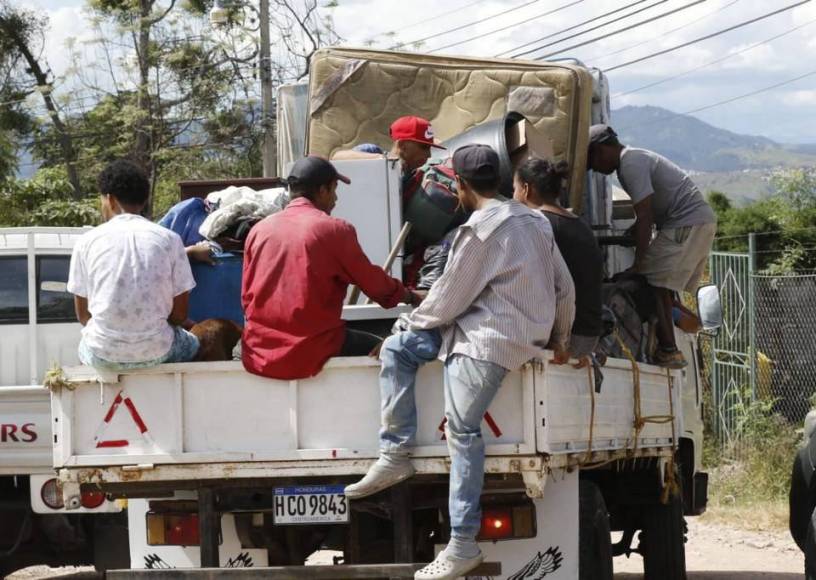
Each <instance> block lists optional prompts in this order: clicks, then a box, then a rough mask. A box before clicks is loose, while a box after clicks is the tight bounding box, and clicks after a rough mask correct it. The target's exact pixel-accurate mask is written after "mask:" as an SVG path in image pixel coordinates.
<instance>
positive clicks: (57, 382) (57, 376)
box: [43, 366, 76, 392]
mask: <svg viewBox="0 0 816 580" xmlns="http://www.w3.org/2000/svg"><path fill="white" fill-rule="evenodd" d="M43 386H44V387H45V388H46V389H48V390H49V391H52V392H53V391H55V390H57V389H68V390H69V391H73V390H74V389H76V385H74V384H73V383H71V382H70V381H68V380H67V379H66V378H65V374H64V373H63V372H62V367H59V366H53V367H51V368H50V369H48V370H47V371H46V373H45V378H44V379H43Z"/></svg>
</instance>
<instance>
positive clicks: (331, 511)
mask: <svg viewBox="0 0 816 580" xmlns="http://www.w3.org/2000/svg"><path fill="white" fill-rule="evenodd" d="M343 487H344V486H342V485H304V486H297V487H276V488H275V524H276V525H287V524H342V523H346V522H348V521H349V505H348V500H347V499H346V496H345V495H343Z"/></svg>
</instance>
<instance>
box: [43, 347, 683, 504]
mask: <svg viewBox="0 0 816 580" xmlns="http://www.w3.org/2000/svg"><path fill="white" fill-rule="evenodd" d="M379 369H380V365H379V363H378V362H377V361H375V360H372V359H369V358H365V357H354V358H351V357H350V358H335V359H332V360H330V361H329V362H328V364H327V365H326V367H325V368H324V370H323V371H322V372H321V373H320V374H319V375H317V376H315V377H313V378H310V379H305V380H298V381H280V380H271V379H265V378H261V377H257V376H254V375H251V374H249V373H247V372H246V371H245V370H244V369H243V367H242V366H241V363H238V362H214V363H185V364H168V365H162V366H159V367H155V368H152V369H146V370H140V371H132V372H123V373H101V372H98V371H95V370H94V369H92V368H89V367H74V368H68V369H65V378H66V380H67V381H68V383H69V384H70V388H68V387H58V388H56V389H54V391H53V395H52V412H53V419H54V422H55V423H54V434H55V438H54V465H55V467H57V468H61V469H62V471H61V474H62V479H63V481H64V482H65V483H66V485H68V486H70V485H71V484H73V485H76V484H79V483H91V482H97V483H101V482H106V483H121V482H132V481H144V482H147V481H154V482H155V481H173V480H201V479H208V478H213V479H217V478H238V477H253V478H258V477H267V478H268V477H272V478H274V477H281V476H299V477H304V476H305V477H308V476H315V475H343V474H345V475H347V474H353V473H362V472H364V471H365V469H366V468H367V466H368V465H369V460H370V459H373V458H375V457H376V455H377V432H378V428H379V424H380V395H379V383H378V373H379ZM603 374H604V381H603V386H602V389H601V392H600V393H598V394H596V395H595V397H594V398H595V417H594V426H593V441H592V449H593V451H594V452H595V453H594V455H593V460H604V459H609V458H612V457H616V456H619V457H623V456H624V455H625V454H629V455H631V453H632V451H631V450H632V449H634V448H635V447H636V448H637V454H638V455H658V454H662V455H668V454H669V453H670V450H671V446H672V436H673V433H678V434H679V433H681V432H682V427H681V425H679V424H676V423H675V425H674V426H673V425H672V423H671V422H667V423H662V424H658V423H647V424H646V425H645V426H644V428H643V429H642V430H641V431H640V433H639V439H638V441H637V442H636V443H637V445H635V441H634V440H633V436H634V428H633V425H634V404H633V402H634V387H633V385H634V383H633V373H632V368H631V365H630V363H629V362H628V361H623V360H617V359H610V360H609V361H608V363H607V365H606V366H605V367H604V369H603ZM682 380H683V377H682V375H681V374H680V373H674V374H671V375H670V374H668V373H667V372H666V371H665V370H664V369H659V368H657V367H653V366H649V365H640V381H639V382H640V400H641V415H642V416H657V415H661V416H666V415H670V414H672V411H673V410H675V409H680V404H679V401H680V393H681V389H682ZM669 383H672V388H671V389H670V386H669ZM593 386H594V383H593V382H592V381H591V380H590V375H589V373H588V372H587V371H586V370H585V369H584V370H575V369H573V368H572V367H570V366H556V365H553V364H551V363H549V362H543V363H540V364H529V365H527V366H525V367H524V368H523V369H522V370H520V371H518V372H514V373H511V374H509V375H508V376H507V378H506V379H505V382H504V384H503V386H502V388H501V390H500V391H499V393H498V395H497V397H496V399H495V400H494V402H493V404H492V405H491V407H490V409H489V416H487V417H486V418H485V421H484V423H483V426H482V431H483V433H484V436H485V438H486V442H487V455H488V462H487V466H486V467H487V470H488V472H490V471H493V472H522V474H523V475H524V476H525V477H524V479H525V481H532V480H534V479H535V477H538V478H539V480H540V482H539V485H541V486H543V481H544V480H545V479H546V473H547V472H548V471H549V469H551V468H555V467H565V466H566V465H567V464H568V463H572V464H574V463H575V462H576V461H577V460H578V459H585V458H586V453H585V452H586V450H587V447H588V444H589V437H590V417H591V414H592V395H591V390H592V389H593ZM670 391H671V393H672V397H673V401H671V402H670V400H669V392H670ZM416 397H417V406H418V417H419V428H418V435H417V444H418V446H417V448H416V449H415V457H416V464H417V468H418V471H419V472H420V473H423V472H426V473H428V472H430V473H444V472H446V471H447V462H446V458H447V456H448V452H447V447H446V444H445V441H444V440H443V438H442V431H441V430H440V427H441V423H442V419H443V409H444V403H443V390H442V365H441V363H439V362H435V363H432V364H429V365H426V366H425V367H423V368H422V369H421V371H420V373H419V376H418V379H417V388H416ZM676 421H677V422H679V421H680V418H679V417H678V418H677V419H676ZM673 429H674V431H673ZM361 460H364V461H361ZM528 476H529V477H528ZM529 487H530V486H529V485H528V488H529ZM539 493H540V492H539ZM66 495H67V492H66Z"/></svg>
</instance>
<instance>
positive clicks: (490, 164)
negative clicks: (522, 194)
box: [453, 144, 499, 181]
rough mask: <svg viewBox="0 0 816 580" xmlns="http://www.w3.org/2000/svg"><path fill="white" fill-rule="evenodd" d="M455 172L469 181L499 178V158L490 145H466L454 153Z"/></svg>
mask: <svg viewBox="0 0 816 580" xmlns="http://www.w3.org/2000/svg"><path fill="white" fill-rule="evenodd" d="M453 171H454V172H455V173H456V174H457V175H458V176H459V177H462V178H464V179H467V180H477V181H489V180H495V179H498V178H499V156H498V154H497V153H496V152H495V151H494V150H493V148H492V147H490V146H488V145H480V144H475V145H465V146H464V147H459V149H457V150H456V151H455V152H454V153H453Z"/></svg>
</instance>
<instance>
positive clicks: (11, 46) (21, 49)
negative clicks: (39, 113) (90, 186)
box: [0, 0, 82, 199]
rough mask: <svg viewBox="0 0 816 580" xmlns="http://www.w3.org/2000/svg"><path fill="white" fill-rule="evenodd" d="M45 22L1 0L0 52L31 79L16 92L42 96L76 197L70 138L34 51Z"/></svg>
mask: <svg viewBox="0 0 816 580" xmlns="http://www.w3.org/2000/svg"><path fill="white" fill-rule="evenodd" d="M47 25H48V22H47V19H45V18H44V17H42V16H40V15H38V14H36V13H35V12H33V11H31V10H27V9H24V8H14V7H12V6H11V5H10V4H9V2H8V0H0V54H3V55H5V58H6V59H8V60H9V61H11V63H12V66H11V67H10V68H11V70H15V69H16V68H18V67H23V68H24V70H25V73H26V74H27V75H28V76H29V77H30V78H31V79H32V81H33V85H30V86H29V87H27V88H18V90H17V92H19V93H21V94H22V93H25V92H29V93H30V92H32V91H34V90H36V91H37V92H39V94H40V95H41V96H42V100H43V103H44V104H45V108H46V110H47V112H48V116H49V118H50V119H51V122H52V123H53V125H54V130H55V132H56V137H57V141H58V142H59V146H60V149H61V152H62V158H63V161H64V164H65V169H66V171H67V174H68V180H69V181H70V183H71V186H72V189H71V195H72V196H73V197H74V198H77V199H79V198H80V197H81V195H82V191H81V189H80V185H79V176H78V174H77V170H76V151H75V148H74V142H73V138H72V136H71V134H70V133H69V132H68V131H67V130H66V128H65V125H64V124H63V122H62V118H61V116H60V112H59V110H58V109H57V105H56V103H55V102H54V98H53V95H52V92H53V90H54V86H53V83H52V79H49V70H48V69H47V65H46V68H43V64H42V63H41V62H40V59H39V57H38V56H37V55H36V54H35V53H36V52H37V51H38V46H39V47H40V48H42V45H43V43H44V42H45V30H46V28H47Z"/></svg>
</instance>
